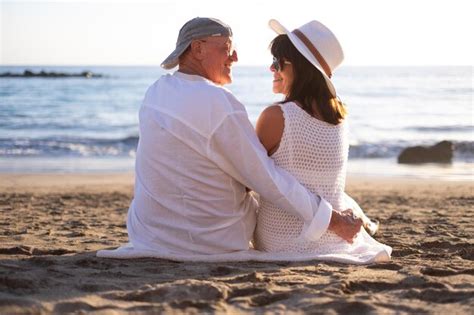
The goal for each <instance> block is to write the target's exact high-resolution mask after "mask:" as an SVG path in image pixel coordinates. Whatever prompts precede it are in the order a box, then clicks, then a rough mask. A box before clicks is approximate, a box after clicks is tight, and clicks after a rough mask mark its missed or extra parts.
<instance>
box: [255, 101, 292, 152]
mask: <svg viewBox="0 0 474 315" xmlns="http://www.w3.org/2000/svg"><path fill="white" fill-rule="evenodd" d="M284 127H285V120H284V117H283V111H282V109H281V107H280V106H278V105H271V106H268V107H267V108H265V110H263V112H262V113H261V114H260V116H259V117H258V120H257V125H256V127H255V131H256V132H257V136H258V138H259V139H260V142H262V144H263V146H264V147H265V149H267V152H268V155H271V154H272V153H273V152H275V151H276V149H278V146H279V144H280V140H281V137H282V136H283V129H284Z"/></svg>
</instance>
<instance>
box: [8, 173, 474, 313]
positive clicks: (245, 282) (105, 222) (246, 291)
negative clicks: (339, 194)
mask: <svg viewBox="0 0 474 315" xmlns="http://www.w3.org/2000/svg"><path fill="white" fill-rule="evenodd" d="M133 179H134V174H133V173H132V172H122V173H101V174H97V173H92V174H56V173H55V174H25V173H23V174H0V313H1V314H18V313H22V314H23V313H41V314H51V313H54V314H59V313H89V312H99V313H102V312H103V313H113V314H115V313H134V312H135V313H160V314H161V313H163V314H176V313H216V312H217V313H232V314H234V313H237V314H252V313H292V312H293V313H314V310H318V311H319V312H321V313H331V314H332V313H335V314H365V313H374V314H397V313H400V312H402V313H404V314H444V313H456V314H470V313H472V309H473V308H474V298H473V297H474V268H473V262H474V242H473V240H472V235H474V224H473V220H474V192H473V188H474V187H473V185H472V182H469V181H463V182H451V181H441V180H419V179H401V180H400V179H399V178H389V179H387V178H373V177H361V176H356V177H352V176H350V177H349V178H348V184H347V192H348V193H349V194H350V195H351V196H352V197H353V198H354V199H355V200H356V201H357V202H358V203H359V204H360V205H361V207H362V208H363V209H364V211H365V212H366V214H367V215H368V216H369V217H370V218H373V219H377V220H379V221H380V222H381V227H380V231H379V232H378V233H377V234H376V236H375V238H376V239H377V240H378V241H379V242H381V243H384V244H387V245H390V246H392V248H393V253H392V260H391V261H390V262H387V263H379V264H372V265H367V266H354V265H344V264H339V263H332V262H321V261H316V260H313V261H306V262H252V261H250V262H235V263H233V262H228V263H196V262H186V263H182V262H174V261H169V260H163V259H153V258H143V259H129V260H119V259H104V258H98V257H96V256H95V253H96V251H97V250H99V249H110V248H115V247H118V246H120V245H122V244H124V243H126V242H127V241H128V235H127V231H126V224H125V220H126V216H127V211H128V207H129V205H130V202H131V200H132V196H133Z"/></svg>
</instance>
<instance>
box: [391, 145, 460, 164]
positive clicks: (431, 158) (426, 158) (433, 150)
mask: <svg viewBox="0 0 474 315" xmlns="http://www.w3.org/2000/svg"><path fill="white" fill-rule="evenodd" d="M453 151H454V146H453V143H452V142H451V141H441V142H439V143H437V144H435V145H434V146H431V147H423V146H415V147H408V148H406V149H404V150H403V151H402V153H400V155H399V156H398V163H405V164H412V163H451V162H452V159H453Z"/></svg>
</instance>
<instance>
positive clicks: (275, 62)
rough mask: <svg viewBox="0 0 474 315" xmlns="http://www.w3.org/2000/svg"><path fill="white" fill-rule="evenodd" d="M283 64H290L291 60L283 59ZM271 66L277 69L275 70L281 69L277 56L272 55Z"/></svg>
mask: <svg viewBox="0 0 474 315" xmlns="http://www.w3.org/2000/svg"><path fill="white" fill-rule="evenodd" d="M283 64H285V65H291V62H289V61H287V60H284V61H283ZM272 68H273V69H275V71H277V72H280V71H281V70H283V67H282V61H281V59H279V58H277V57H273V62H272Z"/></svg>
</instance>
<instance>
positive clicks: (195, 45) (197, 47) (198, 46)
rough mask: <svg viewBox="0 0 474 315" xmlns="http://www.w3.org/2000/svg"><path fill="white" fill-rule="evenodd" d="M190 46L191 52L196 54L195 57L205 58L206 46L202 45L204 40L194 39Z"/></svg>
mask: <svg viewBox="0 0 474 315" xmlns="http://www.w3.org/2000/svg"><path fill="white" fill-rule="evenodd" d="M190 46H191V49H190V50H191V54H192V55H193V56H194V58H196V59H198V60H202V59H203V58H204V53H205V48H204V46H203V45H202V42H201V41H199V40H193V41H192V42H191V45H190Z"/></svg>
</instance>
